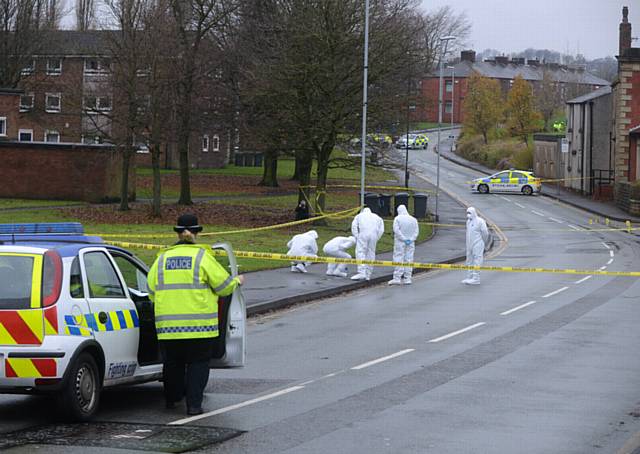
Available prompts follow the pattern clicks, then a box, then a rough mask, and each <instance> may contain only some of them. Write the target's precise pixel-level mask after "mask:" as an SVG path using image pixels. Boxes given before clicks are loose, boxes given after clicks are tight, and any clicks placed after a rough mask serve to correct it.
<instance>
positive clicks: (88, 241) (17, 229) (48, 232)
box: [0, 222, 104, 257]
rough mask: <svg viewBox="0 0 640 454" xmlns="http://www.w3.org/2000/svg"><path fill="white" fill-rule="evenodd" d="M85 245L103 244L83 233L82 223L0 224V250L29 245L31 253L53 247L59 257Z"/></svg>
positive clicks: (72, 253)
mask: <svg viewBox="0 0 640 454" xmlns="http://www.w3.org/2000/svg"><path fill="white" fill-rule="evenodd" d="M89 245H104V241H103V240H102V238H100V237H97V236H90V235H85V234H84V228H83V227H82V225H81V224H79V223H76V222H52V223H32V224H0V250H4V251H18V250H19V249H21V248H32V250H33V252H34V253H35V252H36V251H41V252H44V251H46V250H50V249H55V250H56V251H57V252H58V253H59V254H60V255H61V256H62V257H71V256H75V255H77V254H78V251H79V250H80V249H82V248H84V247H87V246H89Z"/></svg>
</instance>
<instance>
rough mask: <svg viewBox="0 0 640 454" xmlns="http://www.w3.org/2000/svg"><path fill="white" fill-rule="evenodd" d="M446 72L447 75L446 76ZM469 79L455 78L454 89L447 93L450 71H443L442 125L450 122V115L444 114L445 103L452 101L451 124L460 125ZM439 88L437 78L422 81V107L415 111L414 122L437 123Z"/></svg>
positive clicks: (462, 119)
mask: <svg viewBox="0 0 640 454" xmlns="http://www.w3.org/2000/svg"><path fill="white" fill-rule="evenodd" d="M447 71H448V74H447ZM468 80H469V79H467V78H466V77H460V78H458V77H456V78H455V88H454V91H453V93H451V92H447V90H446V84H447V81H449V83H451V70H445V72H444V77H443V81H442V123H450V122H451V114H450V113H447V112H446V105H447V102H451V100H452V99H453V122H454V123H462V122H463V121H464V118H463V109H462V107H463V104H464V98H465V96H466V94H467V89H468V84H467V82H468ZM439 86H440V79H439V78H438V77H432V78H429V79H424V80H423V81H422V90H421V96H422V105H419V106H418V109H417V111H416V112H415V113H414V118H413V119H414V120H417V121H430V122H434V123H435V122H437V121H438V90H439Z"/></svg>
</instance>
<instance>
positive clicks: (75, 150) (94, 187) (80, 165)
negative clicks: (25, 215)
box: [0, 142, 135, 202]
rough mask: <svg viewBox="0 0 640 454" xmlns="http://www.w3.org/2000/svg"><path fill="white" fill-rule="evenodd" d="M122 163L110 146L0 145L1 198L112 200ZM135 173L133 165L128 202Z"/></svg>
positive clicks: (133, 190)
mask: <svg viewBox="0 0 640 454" xmlns="http://www.w3.org/2000/svg"><path fill="white" fill-rule="evenodd" d="M121 163H122V161H121V159H120V155H119V154H118V153H116V152H115V150H114V149H113V148H112V147H105V146H91V145H69V144H43V143H37V144H36V143H24V142H23V143H18V142H0V175H2V185H0V197H6V198H22V199H46V200H83V201H87V202H106V201H115V200H118V199H119V194H120V182H121V181H122V180H121V167H122V164H121ZM134 170H135V167H134V166H133V165H132V168H131V170H130V172H129V174H130V176H129V178H130V180H129V190H130V192H129V197H130V199H135V171H134Z"/></svg>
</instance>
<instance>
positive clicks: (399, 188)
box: [299, 184, 435, 194]
mask: <svg viewBox="0 0 640 454" xmlns="http://www.w3.org/2000/svg"><path fill="white" fill-rule="evenodd" d="M316 188H317V186H299V189H301V190H302V191H303V192H304V190H305V189H316ZM333 188H342V189H360V185H355V184H328V185H327V186H326V189H333ZM364 188H365V189H386V190H393V191H405V192H425V193H430V194H435V191H434V190H433V189H427V188H407V187H405V186H365V187H364Z"/></svg>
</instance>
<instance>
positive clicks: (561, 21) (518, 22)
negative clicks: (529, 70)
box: [422, 0, 640, 59]
mask: <svg viewBox="0 0 640 454" xmlns="http://www.w3.org/2000/svg"><path fill="white" fill-rule="evenodd" d="M422 5H423V8H424V9H426V10H427V11H428V10H432V9H435V8H439V7H441V6H446V5H450V6H451V7H452V8H453V9H454V10H455V11H456V12H462V11H465V12H466V13H467V15H468V17H469V19H470V20H471V22H472V30H471V36H470V38H469V46H468V47H470V48H473V49H474V50H476V51H478V52H479V51H482V50H484V49H497V50H499V51H502V52H505V53H509V52H518V51H521V50H524V49H526V48H528V47H533V48H536V49H551V50H556V51H558V52H562V53H567V50H568V53H569V54H575V53H576V52H577V51H578V50H579V51H580V53H582V54H583V55H585V56H586V57H587V58H588V59H594V58H599V57H606V56H607V55H611V56H613V55H616V54H617V53H618V25H619V24H620V21H621V19H622V7H623V6H628V7H629V21H630V22H631V24H632V26H633V27H634V28H633V36H634V37H635V36H640V3H639V2H637V1H632V0H422ZM633 46H634V47H640V41H634V42H633Z"/></svg>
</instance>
